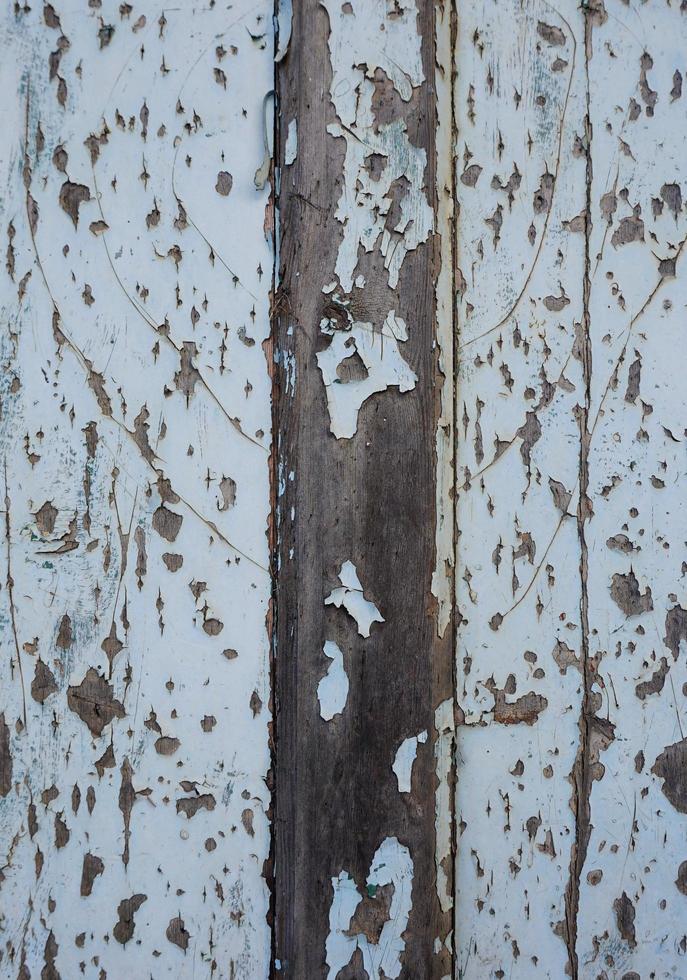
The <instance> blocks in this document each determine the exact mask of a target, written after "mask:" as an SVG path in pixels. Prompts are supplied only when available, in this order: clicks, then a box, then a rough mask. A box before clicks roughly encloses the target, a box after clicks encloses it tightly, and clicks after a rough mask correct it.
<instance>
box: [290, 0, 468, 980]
mask: <svg viewBox="0 0 687 980" xmlns="http://www.w3.org/2000/svg"><path fill="white" fill-rule="evenodd" d="M327 7H328V8H330V12H329V13H328V11H327V10H325V9H324V7H323V6H322V5H321V4H319V3H317V2H315V0H306V2H304V3H301V4H299V5H297V6H296V8H295V9H294V22H293V34H292V42H291V43H292V48H291V54H290V55H289V56H287V58H286V60H285V61H284V63H283V67H282V68H281V71H280V73H279V96H280V107H281V123H280V125H281V136H282V146H283V145H284V143H285V141H286V138H287V135H288V128H289V126H290V125H291V123H292V120H293V119H296V120H297V127H298V153H297V157H296V159H295V161H294V162H293V163H292V164H291V165H289V166H283V169H282V173H281V185H280V194H279V201H278V205H279V228H280V268H279V278H280V283H281V285H280V290H279V294H278V297H277V314H278V334H277V340H278V346H279V349H280V355H279V356H280V378H281V388H280V395H279V413H278V438H279V469H280V498H279V562H280V565H279V576H278V585H277V597H278V603H277V645H276V710H277V715H276V760H277V761H276V764H277V772H276V775H277V779H276V784H277V792H276V800H275V824H274V832H275V843H276V855H275V874H276V880H277V882H278V886H277V891H276V946H275V956H276V960H277V968H278V970H279V971H280V972H279V973H278V974H277V975H284V976H288V977H293V978H296V977H305V976H312V977H320V976H330V977H332V978H333V977H334V976H336V975H338V976H341V977H343V976H359V975H362V974H361V972H360V971H361V969H362V966H363V961H364V959H365V957H366V956H368V955H370V956H371V962H372V963H373V964H374V954H376V951H377V950H378V949H379V948H380V947H376V946H375V940H373V941H371V942H366V941H364V940H361V942H359V943H358V945H357V946H356V944H355V943H353V948H351V949H350V950H349V947H348V946H347V945H346V937H343V938H342V935H341V932H340V931H339V932H338V936H334V935H332V933H333V932H337V929H334V930H332V929H331V928H330V913H331V909H332V905H333V903H334V901H335V888H334V883H333V879H337V878H338V876H340V875H341V874H342V872H343V873H344V878H346V877H347V876H350V878H352V882H353V885H352V887H353V888H354V889H356V890H357V893H356V894H355V895H354V896H353V899H352V910H355V915H354V917H353V919H352V920H351V924H350V928H348V926H349V923H348V919H346V921H345V922H344V924H343V926H341V925H340V924H339V926H338V929H339V930H346V929H347V928H348V932H349V933H352V934H353V936H355V935H356V934H358V935H360V936H362V934H363V933H364V929H365V928H367V930H368V932H370V931H371V934H372V935H373V936H374V935H375V931H374V928H373V927H372V926H371V925H370V922H371V921H372V920H375V916H376V921H377V924H378V928H377V933H376V935H377V936H379V928H381V924H382V923H385V922H388V919H389V909H388V905H387V906H386V907H385V906H384V901H383V899H384V896H383V895H382V894H381V889H377V891H380V895H379V896H377V898H376V899H375V897H374V896H375V888H374V886H373V887H372V888H369V889H367V893H368V894H369V896H370V898H371V899H372V900H373V902H372V905H373V907H372V908H366V906H365V903H364V902H362V897H363V893H365V883H366V881H367V882H369V880H370V879H369V878H368V876H369V875H370V874H371V863H372V862H373V858H374V856H375V853H376V852H377V851H378V849H379V848H380V846H381V845H382V844H383V843H384V842H385V841H389V840H392V841H393V840H394V839H396V840H397V842H398V843H399V844H400V845H401V847H405V848H407V849H408V851H409V853H410V859H411V861H412V908H411V909H410V913H409V916H408V921H407V928H406V929H405V930H404V931H403V935H402V938H401V937H395V938H394V940H393V941H394V942H395V943H397V944H398V949H399V952H398V955H397V956H395V957H394V960H393V964H392V966H386V972H387V975H388V976H390V977H396V976H400V977H414V978H420V977H441V976H444V975H447V974H449V973H450V957H449V953H448V952H447V950H446V948H445V947H444V946H443V945H442V940H443V938H445V936H446V934H447V932H448V931H449V929H450V922H447V921H446V920H445V919H443V920H442V914H441V912H440V909H439V905H438V899H437V893H436V883H435V879H436V872H435V853H434V840H435V830H434V819H435V814H434V806H435V800H434V792H435V775H434V770H435V763H434V746H435V740H436V731H435V727H434V711H435V708H436V707H437V705H438V704H439V703H440V702H441V701H443V700H444V699H445V698H446V697H448V696H449V695H450V679H451V673H450V672H451V665H450V657H449V656H448V655H447V652H448V651H447V647H448V642H450V631H448V632H447V642H446V643H445V644H444V645H442V643H440V642H439V641H438V639H437V631H436V602H435V600H434V599H433V597H432V595H431V575H432V571H433V568H434V548H435V544H434V526H435V497H434V495H435V403H434V390H433V377H434V372H435V370H436V363H435V359H436V351H435V349H434V334H435V324H434V314H435V295H434V283H435V279H436V269H435V255H436V254H437V248H436V240H435V239H434V237H433V236H432V235H431V234H428V235H427V236H426V237H427V240H426V241H425V242H424V243H421V244H418V245H417V247H414V248H409V249H408V251H407V254H406V255H405V258H404V260H403V262H402V265H401V266H400V270H399V275H398V285H397V287H396V288H392V287H391V286H390V285H389V281H390V278H391V277H392V272H391V271H389V270H388V269H386V268H385V264H384V263H385V256H384V255H383V254H382V249H383V235H380V237H379V238H378V239H377V238H376V236H372V241H371V247H370V250H369V251H368V252H365V251H364V250H363V248H360V249H359V248H358V247H357V246H356V247H355V248H354V251H353V254H354V257H355V260H354V262H353V265H354V267H355V269H354V271H355V278H356V279H357V277H358V276H363V277H364V284H362V285H359V286H353V288H351V286H350V285H344V283H345V279H346V275H347V272H346V268H347V267H346V262H345V261H343V262H341V254H342V249H344V250H345V249H346V247H347V245H346V242H345V238H346V233H347V230H349V229H347V228H345V227H344V226H343V225H342V223H341V221H340V220H339V219H338V218H337V213H336V212H337V201H339V199H340V197H342V195H345V194H350V195H352V196H353V197H354V196H355V191H356V187H355V185H356V181H358V182H359V184H358V190H359V191H360V186H361V185H362V184H364V182H365V181H366V180H368V179H370V177H369V174H370V170H373V171H374V168H375V167H378V168H379V169H380V170H381V172H382V175H383V173H384V167H385V166H388V167H389V168H391V167H393V166H394V156H393V152H394V151H393V149H386V150H385V151H383V152H382V151H379V150H377V151H376V152H377V155H379V156H380V157H383V159H381V160H377V159H372V157H373V156H374V155H375V150H374V148H375V147H379V146H380V145H381V144H382V143H383V142H384V139H386V138H387V137H386V133H387V129H386V127H390V126H393V125H397V124H399V122H400V123H401V126H402V129H403V130H407V140H408V141H409V144H410V145H411V146H412V147H415V148H420V149H422V150H424V152H425V154H426V161H427V162H426V165H425V166H424V167H423V168H422V172H421V179H420V183H419V185H418V186H417V187H410V188H409V187H407V186H404V181H403V180H400V181H398V180H397V181H395V183H394V186H393V187H392V188H391V189H390V191H389V194H388V198H389V200H388V202H387V204H388V205H390V210H391V211H392V212H393V213H392V215H390V216H389V217H388V219H387V220H386V227H387V228H394V227H395V225H396V223H398V220H399V218H398V213H399V208H400V206H401V202H402V200H403V198H404V196H407V197H411V198H412V195H413V193H416V194H418V197H419V198H421V199H423V200H424V201H425V202H427V204H428V205H429V207H431V208H433V207H434V201H435V181H434V168H435V163H434V135H435V105H434V95H433V85H432V84H431V80H432V79H433V74H434V49H433V45H434V22H433V17H434V11H433V5H432V4H431V3H428V2H420V3H418V5H417V8H415V4H414V3H401V4H398V5H397V8H398V10H397V13H396V14H394V12H393V10H391V8H390V5H388V4H386V3H375V4H369V5H368V6H366V5H364V4H361V3H359V2H358V3H353V4H343V5H338V4H337V5H333V4H327ZM335 7H336V9H334V8H335ZM342 9H344V12H343V13H342ZM345 9H349V10H350V12H349V13H346V12H345ZM332 11H333V12H332ZM380 27H381V28H384V27H386V28H387V29H388V31H389V34H390V35H391V37H390V36H389V34H387V35H386V36H385V34H384V32H383V30H380ZM395 29H397V30H400V31H402V32H415V33H416V35H417V40H418V52H419V56H420V68H421V72H422V78H423V80H422V81H420V82H418V83H417V84H414V85H413V86H412V90H411V91H410V92H407V93H405V96H406V97H405V98H402V97H401V95H400V94H399V91H398V90H397V88H396V87H395V85H394V83H393V82H392V81H391V79H390V77H389V76H390V74H393V68H392V67H391V65H392V62H393V60H394V54H395V51H394V48H393V44H394V39H393V31H394V30H395ZM374 32H376V33H374ZM361 36H362V38H363V41H365V42H366V43H367V44H368V45H370V46H371V48H372V49H373V50H374V49H375V48H376V49H377V52H376V54H373V55H371V57H377V58H378V59H379V60H378V61H377V63H376V64H373V63H372V62H371V61H370V60H369V59H368V60H367V61H366V60H365V58H363V57H362V55H360V54H359V51H358V50H356V45H357V44H359V41H360V38H361ZM407 40H408V38H407V37H406V38H405V39H404V40H403V43H405V42H406V41H407ZM410 43H411V45H412V44H413V43H414V42H413V36H412V34H411V36H410ZM337 44H340V45H342V47H343V51H344V54H343V55H342V59H341V61H340V62H337V60H336V57H337V56H336V52H335V50H334V52H333V53H332V50H331V49H330V45H332V46H333V47H334V48H335V47H336V45H337ZM387 56H388V61H386V62H385V58H387ZM332 60H333V61H334V74H335V75H336V74H337V71H339V75H337V81H336V83H335V84H334V85H333V82H332V77H333V71H332ZM383 63H386V65H387V68H386V70H384V69H383V68H380V67H379V65H380V64H383ZM348 65H357V66H358V67H357V68H356V69H355V70H354V71H353V82H354V85H355V90H354V91H351V92H350V97H351V98H352V99H353V100H355V99H356V98H358V99H359V106H362V108H360V115H359V116H358V117H357V118H354V119H353V120H350V119H348V118H342V117H345V113H346V105H345V104H343V103H342V102H340V103H339V112H340V114H341V115H337V111H336V108H335V102H336V97H335V96H333V95H332V92H335V93H336V92H339V93H340V92H342V91H347V90H345V89H344V88H343V86H345V85H346V84H347V82H348V79H344V78H343V77H342V76H343V75H344V74H345V72H346V71H350V70H351V69H349V68H348ZM342 66H343V67H342ZM387 71H388V72H389V74H387ZM427 79H430V81H429V82H428V81H427ZM337 85H339V86H340V87H339V88H338V89H337V87H336V86H337ZM366 99H370V100H371V105H372V113H371V116H369V117H368V118H364V117H365V105H366V101H365V100H366ZM344 125H345V126H348V128H349V130H350V131H351V135H350V136H349V142H347V140H346V139H345V138H344V137H343V136H340V135H338V136H336V137H335V136H334V135H332V133H331V132H329V133H328V127H339V126H344ZM403 137H404V134H403V132H401V133H400V134H399V135H398V136H397V139H398V140H399V141H402V139H403ZM361 140H362V141H368V142H367V145H368V149H367V150H366V152H365V154H364V156H365V158H366V161H365V164H364V167H363V170H364V171H365V172H364V173H362V174H359V173H357V172H348V173H346V172H345V162H346V163H347V165H348V166H352V164H351V157H350V156H349V157H348V160H347V161H346V158H345V154H350V153H354V152H355V150H356V147H355V142H356V141H358V142H359V141H361ZM351 144H353V147H352V149H351ZM384 145H385V146H388V143H387V144H384ZM282 163H283V157H282ZM382 179H384V178H383V176H382ZM347 181H348V182H349V183H348V184H347ZM407 183H410V182H409V181H406V184H407ZM359 200H361V204H360V206H361V207H365V206H366V204H365V199H364V198H362V199H359ZM341 207H342V205H341V203H339V208H341ZM418 207H421V204H420V205H418ZM394 215H395V216H394ZM418 220H419V219H418ZM384 223H385V219H384V218H382V224H383V225H384ZM397 237H398V236H397ZM337 261H339V262H341V264H340V265H339V267H338V268H339V273H338V275H337V274H336V273H335V268H336V267H337ZM334 282H335V283H336V287H335V288H334V289H333V290H330V291H329V292H327V293H323V289H324V288H325V287H329V286H330V284H332V283H334ZM358 282H360V280H358ZM390 310H395V312H396V314H397V316H399V317H401V318H403V320H404V321H405V322H406V324H407V333H408V340H407V342H404V343H403V345H402V347H403V350H402V357H403V359H404V361H405V362H406V363H407V365H409V367H410V369H411V370H412V372H414V374H415V375H416V376H417V383H416V384H415V386H414V387H413V388H412V390H409V391H405V392H400V391H399V390H398V388H393V387H392V388H390V389H389V390H384V391H381V392H379V393H377V394H374V395H373V396H372V397H370V398H368V399H367V400H365V401H364V402H363V404H362V407H361V408H360V410H359V412H358V415H357V431H356V433H355V435H353V436H352V437H351V438H335V436H334V435H333V433H332V432H331V431H330V423H331V421H332V420H331V417H330V412H329V408H330V407H331V403H330V405H329V406H328V401H327V391H326V390H325V387H324V384H323V375H322V372H321V371H320V370H319V369H318V361H317V354H318V353H320V352H322V351H323V350H326V349H327V347H328V345H329V344H330V343H332V342H335V341H336V333H335V334H334V341H332V340H331V333H326V332H324V331H323V330H322V328H321V321H323V320H324V321H325V324H328V323H330V322H331V321H334V323H335V324H336V326H337V327H339V328H340V329H342V330H344V331H346V330H348V331H350V332H351V335H354V334H355V331H356V329H357V327H356V324H358V323H367V324H371V325H372V327H371V329H372V330H373V331H374V332H375V333H376V335H377V338H378V341H379V342H380V343H384V340H383V338H380V331H381V329H382V325H383V323H384V321H385V319H386V318H387V315H388V314H389V311H390ZM349 313H350V316H349ZM351 321H352V322H353V327H351ZM330 329H331V328H330ZM358 336H360V334H358ZM387 343H388V342H387ZM399 346H400V345H399ZM372 370H374V369H372ZM341 387H342V388H343V389H344V395H343V396H342V397H346V392H345V388H346V382H345V381H344V382H343V383H342V384H341ZM351 397H354V395H351ZM345 561H352V562H353V563H354V564H355V566H356V569H357V573H358V575H359V578H360V582H361V584H362V587H363V590H364V597H365V599H366V600H369V601H371V602H373V603H374V605H375V606H376V608H377V609H378V610H379V612H380V613H381V615H382V616H383V619H384V622H383V623H375V624H374V625H372V627H371V631H370V635H369V637H368V638H363V637H362V636H361V635H360V634H359V632H358V630H357V628H356V623H355V620H354V619H353V618H352V617H351V616H350V615H348V614H347V613H346V611H345V610H344V609H343V608H338V609H337V608H335V607H334V606H332V605H328V606H326V605H325V598H326V597H327V596H328V595H329V594H330V593H331V591H332V589H334V588H335V587H336V586H337V585H338V584H339V583H338V579H337V575H338V573H339V570H340V567H341V565H342V563H343V562H345ZM326 641H334V642H336V643H337V644H338V646H339V647H340V649H341V650H342V652H343V661H344V666H345V670H346V673H347V675H348V679H349V683H350V688H349V691H348V697H347V701H346V704H345V707H344V709H343V711H342V712H340V713H339V714H338V715H336V716H335V717H334V718H333V719H332V720H330V721H325V720H324V719H323V717H322V716H321V714H320V707H319V704H318V686H319V683H320V681H321V679H322V677H323V675H324V674H325V672H326V670H327V666H328V664H329V661H328V659H327V658H326V657H325V656H324V654H323V645H324V644H325V642H326ZM422 732H426V733H427V734H428V738H427V741H426V742H419V741H418V744H417V754H416V758H415V762H414V764H413V766H412V787H411V792H410V793H401V792H400V791H399V785H398V780H397V776H396V774H395V772H394V771H393V769H392V764H393V763H394V761H395V758H396V753H397V751H398V749H399V747H400V746H401V743H403V742H404V740H405V739H406V738H412V737H415V736H417V735H418V734H420V733H422ZM409 884H410V883H409V882H407V881H406V883H405V885H404V886H403V887H404V888H406V889H407V888H408V887H409ZM349 885H350V882H349ZM395 892H396V895H397V897H400V895H401V886H400V885H399V884H398V883H397V884H396V886H395ZM374 901H376V902H377V906H376V907H375V906H374ZM348 917H349V918H350V912H349V913H348ZM366 923H367V925H366ZM361 930H362V933H361ZM437 938H438V949H439V954H438V955H435V953H434V948H435V939H437ZM337 941H339V942H341V943H343V945H344V948H345V950H346V951H347V952H345V953H344V954H343V955H344V957H345V956H346V955H347V956H348V957H349V960H350V966H349V967H346V968H345V969H342V971H341V972H339V969H338V967H339V966H345V964H344V963H343V962H340V961H339V960H336V965H334V962H335V959H336V956H337V955H338V953H337V951H336V949H334V947H335V946H336V942H337ZM327 943H329V945H327ZM377 955H380V954H377ZM366 962H370V961H366ZM375 975H376V974H375Z"/></svg>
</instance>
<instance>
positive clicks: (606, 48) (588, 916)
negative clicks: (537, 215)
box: [578, 4, 687, 977]
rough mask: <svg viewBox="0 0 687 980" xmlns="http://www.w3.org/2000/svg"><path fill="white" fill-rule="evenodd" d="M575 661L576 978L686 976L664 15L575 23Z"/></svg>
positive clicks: (672, 51)
mask: <svg viewBox="0 0 687 980" xmlns="http://www.w3.org/2000/svg"><path fill="white" fill-rule="evenodd" d="M587 38H588V50H589V55H590V58H589V66H588V70H589V115H590V131H591V134H592V138H591V141H590V164H591V181H590V210H591V225H590V233H589V277H590V287H589V311H590V313H589V318H590V326H591V329H590V347H591V357H592V364H593V369H592V372H591V385H590V395H589V401H590V407H589V423H588V431H589V495H590V498H591V501H592V506H593V511H594V513H593V517H590V520H589V523H588V530H587V537H588V550H589V574H588V578H589V628H590V637H591V646H590V656H591V657H592V658H593V661H594V664H595V684H594V698H595V705H594V708H595V714H596V716H598V717H601V718H603V719H604V722H605V725H606V735H605V738H604V741H603V742H602V743H601V745H600V747H601V748H602V749H603V751H602V752H601V753H600V754H599V758H598V762H597V760H596V758H595V757H594V758H593V759H592V764H593V765H594V766H595V770H594V776H595V778H594V780H593V782H592V783H591V786H590V793H589V821H590V826H589V831H588V838H589V840H588V847H587V855H586V861H585V864H584V868H583V871H582V875H581V882H580V901H579V909H580V911H579V926H578V957H579V970H580V975H581V976H582V975H592V974H594V975H596V974H597V973H598V974H600V973H601V971H602V970H606V972H607V973H608V974H609V975H610V971H611V970H612V969H615V970H616V971H617V974H618V975H621V976H622V975H629V976H633V975H634V976H636V975H639V976H641V977H649V976H651V975H652V973H654V974H655V975H656V976H682V975H684V974H685V966H684V962H685V943H686V942H687V940H686V939H685V934H686V932H687V930H686V929H685V912H686V911H687V897H686V892H687V883H686V882H687V865H685V864H684V862H685V860H686V859H687V850H686V849H685V828H686V827H687V823H686V818H685V814H686V812H687V806H686V803H685V800H686V797H685V787H686V785H687V783H686V782H685V780H686V773H687V769H686V768H685V760H686V758H687V755H686V748H687V742H686V741H685V728H686V724H685V722H686V719H685V693H686V692H687V688H686V687H685V683H686V682H687V669H686V667H685V638H686V637H685V632H684V629H685V627H684V622H685V620H684V616H685V613H684V610H685V608H687V595H686V593H685V565H684V559H685V541H686V540H687V510H686V508H685V500H684V496H685V494H684V486H685V476H686V473H687V462H686V460H685V418H686V417H687V412H686V408H687V404H686V395H685V389H684V385H683V383H682V374H683V364H684V354H683V352H684V309H685V303H686V302H687V280H686V277H685V268H686V267H685V239H686V238H687V217H686V216H685V209H684V204H683V202H684V198H685V194H686V193H687V186H686V182H685V177H686V170H685V159H684V120H685V109H684V96H683V95H682V88H681V86H682V78H683V76H684V71H685V55H684V52H685V43H686V42H687V24H686V23H685V15H684V12H682V11H680V10H678V9H677V8H675V9H672V8H671V7H668V6H667V5H666V6H664V5H661V4H650V5H649V6H647V7H646V8H642V7H641V6H638V5H633V6H632V7H631V8H625V7H624V6H623V5H622V4H614V5H613V6H612V7H611V6H610V5H609V6H608V12H607V14H606V13H605V12H604V11H603V10H599V11H597V12H596V15H595V16H590V17H588V19H587Z"/></svg>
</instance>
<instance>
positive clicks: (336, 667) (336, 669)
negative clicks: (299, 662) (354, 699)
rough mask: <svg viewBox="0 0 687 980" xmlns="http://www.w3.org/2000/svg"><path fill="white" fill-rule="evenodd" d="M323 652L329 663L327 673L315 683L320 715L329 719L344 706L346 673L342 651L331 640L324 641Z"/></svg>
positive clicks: (346, 691)
mask: <svg viewBox="0 0 687 980" xmlns="http://www.w3.org/2000/svg"><path fill="white" fill-rule="evenodd" d="M323 652H324V655H325V657H328V658H329V660H331V663H330V664H329V666H328V667H327V673H326V674H325V675H324V677H323V678H322V679H321V680H320V683H319V684H318V685H317V697H318V700H319V702H320V715H321V717H322V718H323V719H324V720H325V721H331V720H332V718H334V717H335V716H336V715H340V714H341V712H342V711H343V710H344V708H345V707H346V700H347V698H348V674H347V673H346V668H345V667H344V661H343V653H342V651H341V649H340V648H339V647H338V646H337V644H336V643H334V641H333V640H327V641H326V643H325V644H324V647H323Z"/></svg>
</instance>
